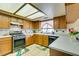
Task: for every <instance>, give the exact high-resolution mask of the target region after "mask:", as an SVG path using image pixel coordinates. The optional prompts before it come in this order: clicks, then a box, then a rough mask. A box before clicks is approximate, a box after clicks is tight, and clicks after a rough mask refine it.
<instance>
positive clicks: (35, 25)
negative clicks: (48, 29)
mask: <svg viewBox="0 0 79 59" xmlns="http://www.w3.org/2000/svg"><path fill="white" fill-rule="evenodd" d="M32 25H33V29H39V27H40V22H38V21H36V22H32Z"/></svg>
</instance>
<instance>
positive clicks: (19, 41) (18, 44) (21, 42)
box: [14, 38, 25, 49]
mask: <svg viewBox="0 0 79 59" xmlns="http://www.w3.org/2000/svg"><path fill="white" fill-rule="evenodd" d="M24 46H25V38H23V39H17V40H14V49H15V48H19V47H24Z"/></svg>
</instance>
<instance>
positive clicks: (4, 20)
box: [0, 15, 10, 29]
mask: <svg viewBox="0 0 79 59" xmlns="http://www.w3.org/2000/svg"><path fill="white" fill-rule="evenodd" d="M0 24H1V25H0V29H8V28H10V19H9V17H8V16H4V15H0Z"/></svg>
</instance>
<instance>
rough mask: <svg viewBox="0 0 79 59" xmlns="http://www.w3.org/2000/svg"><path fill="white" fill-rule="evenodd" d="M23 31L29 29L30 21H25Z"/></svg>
mask: <svg viewBox="0 0 79 59" xmlns="http://www.w3.org/2000/svg"><path fill="white" fill-rule="evenodd" d="M23 29H29V21H25V20H24V21H23Z"/></svg>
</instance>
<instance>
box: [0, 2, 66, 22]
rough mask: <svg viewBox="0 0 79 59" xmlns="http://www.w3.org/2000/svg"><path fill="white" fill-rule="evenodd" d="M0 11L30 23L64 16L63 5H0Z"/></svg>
mask: <svg viewBox="0 0 79 59" xmlns="http://www.w3.org/2000/svg"><path fill="white" fill-rule="evenodd" d="M0 9H1V10H4V11H7V12H10V13H13V14H16V15H20V16H23V17H26V18H29V20H31V21H42V20H48V19H53V17H56V16H61V15H65V5H64V3H0Z"/></svg>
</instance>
